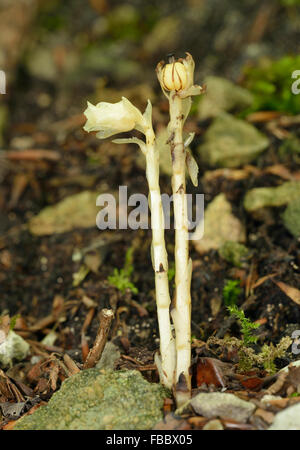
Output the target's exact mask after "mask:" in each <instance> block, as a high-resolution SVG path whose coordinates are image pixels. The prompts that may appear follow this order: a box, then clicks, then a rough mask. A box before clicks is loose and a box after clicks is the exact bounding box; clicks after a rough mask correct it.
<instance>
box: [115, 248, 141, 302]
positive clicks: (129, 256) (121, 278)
mask: <svg viewBox="0 0 300 450" xmlns="http://www.w3.org/2000/svg"><path fill="white" fill-rule="evenodd" d="M132 262H133V248H129V249H128V250H127V252H126V255H125V263H124V267H123V269H120V270H118V269H114V272H113V274H112V275H110V276H109V277H108V282H109V283H110V284H111V285H112V286H115V287H116V288H117V289H119V291H121V292H122V294H124V293H125V292H126V290H127V289H130V290H131V292H132V293H133V294H137V293H138V289H137V287H136V286H135V285H134V284H133V283H132V282H131V281H130V276H131V274H132V272H133V270H134V267H133V264H132Z"/></svg>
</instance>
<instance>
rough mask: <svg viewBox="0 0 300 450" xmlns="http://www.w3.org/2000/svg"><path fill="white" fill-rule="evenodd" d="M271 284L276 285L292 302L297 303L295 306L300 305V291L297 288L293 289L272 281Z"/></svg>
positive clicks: (280, 282)
mask: <svg viewBox="0 0 300 450" xmlns="http://www.w3.org/2000/svg"><path fill="white" fill-rule="evenodd" d="M272 281H273V283H275V284H276V286H278V287H279V288H280V289H281V290H282V291H283V292H284V293H285V295H287V296H288V297H290V299H292V300H293V302H295V303H297V305H300V291H299V289H297V288H294V287H292V286H290V285H288V284H285V283H283V282H282V281H276V280H272Z"/></svg>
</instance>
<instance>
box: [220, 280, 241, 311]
mask: <svg viewBox="0 0 300 450" xmlns="http://www.w3.org/2000/svg"><path fill="white" fill-rule="evenodd" d="M241 292H242V290H241V288H240V282H239V281H238V280H228V281H227V282H226V284H225V286H224V289H223V299H224V303H225V305H226V306H233V305H235V304H236V303H237V300H238V297H239V295H240V293H241Z"/></svg>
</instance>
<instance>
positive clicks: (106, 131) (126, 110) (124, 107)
mask: <svg viewBox="0 0 300 450" xmlns="http://www.w3.org/2000/svg"><path fill="white" fill-rule="evenodd" d="M84 115H85V116H86V118H87V122H86V124H85V125H84V127H83V129H84V130H85V131H87V132H88V133H89V132H91V131H97V134H96V136H97V137H98V138H99V139H104V138H107V137H110V136H113V135H114V134H117V133H122V132H126V131H131V130H133V129H136V130H139V131H142V132H144V128H145V118H144V117H143V114H142V113H141V112H140V111H139V110H138V109H137V108H136V107H135V106H133V104H132V103H131V102H130V101H129V100H127V98H125V97H122V100H121V101H119V102H118V103H107V102H100V103H98V104H97V105H96V106H94V105H92V104H91V103H89V102H88V107H87V109H86V110H85V111H84Z"/></svg>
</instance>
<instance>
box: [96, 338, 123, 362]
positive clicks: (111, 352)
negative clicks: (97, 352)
mask: <svg viewBox="0 0 300 450" xmlns="http://www.w3.org/2000/svg"><path fill="white" fill-rule="evenodd" d="M120 356H121V353H120V351H119V349H118V347H117V346H116V345H115V344H114V343H113V342H111V341H109V342H107V343H106V344H105V347H104V350H103V353H102V355H101V358H100V361H98V363H97V364H96V368H97V369H113V368H114V364H115V362H116V361H117V360H118V359H119V358H120Z"/></svg>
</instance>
